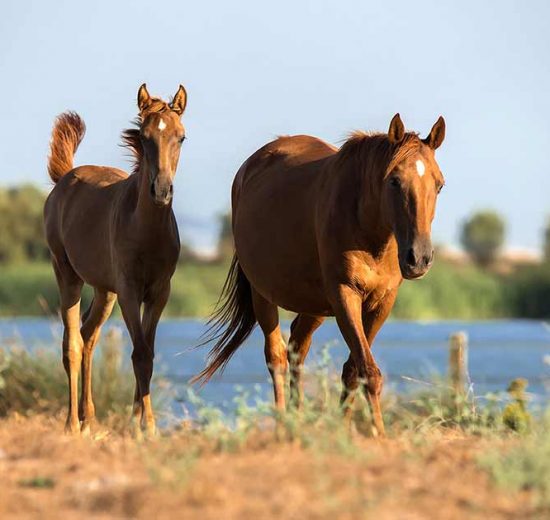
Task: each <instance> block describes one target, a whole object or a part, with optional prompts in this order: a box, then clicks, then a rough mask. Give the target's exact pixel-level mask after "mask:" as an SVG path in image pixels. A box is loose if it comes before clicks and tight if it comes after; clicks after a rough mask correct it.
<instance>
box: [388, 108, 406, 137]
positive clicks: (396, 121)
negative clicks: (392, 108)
mask: <svg viewBox="0 0 550 520" xmlns="http://www.w3.org/2000/svg"><path fill="white" fill-rule="evenodd" d="M403 137H405V125H404V124H403V121H401V116H400V115H399V114H395V115H394V116H393V118H392V120H391V123H390V128H389V129H388V138H389V140H390V143H393V144H398V143H400V142H401V141H402V140H403Z"/></svg>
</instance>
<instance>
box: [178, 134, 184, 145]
mask: <svg viewBox="0 0 550 520" xmlns="http://www.w3.org/2000/svg"><path fill="white" fill-rule="evenodd" d="M178 141H179V143H180V144H182V143H183V141H185V136H184V135H183V136H181V137H180V138H179V139H178Z"/></svg>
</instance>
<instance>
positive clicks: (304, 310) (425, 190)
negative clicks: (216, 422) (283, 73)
mask: <svg viewBox="0 0 550 520" xmlns="http://www.w3.org/2000/svg"><path fill="white" fill-rule="evenodd" d="M444 135H445V122H444V120H443V118H441V117H440V118H439V119H438V121H437V122H436V123H435V125H434V126H433V128H432V130H431V132H430V134H429V135H428V137H427V138H425V139H420V138H419V137H418V136H417V134H415V133H409V132H405V128H404V126H403V123H402V121H401V119H400V117H399V114H397V115H395V116H394V118H393V119H392V121H391V124H390V127H389V130H388V133H387V134H366V133H355V134H353V135H352V137H351V138H350V139H349V140H348V141H347V142H346V143H345V144H344V145H343V146H342V147H341V148H340V149H337V148H335V147H333V146H331V145H329V144H327V143H325V142H323V141H321V140H320V139H317V138H315V137H310V136H305V135H299V136H294V137H281V138H279V139H277V140H275V141H273V142H271V143H269V144H267V145H265V146H264V147H263V148H261V149H259V150H258V151H257V152H256V153H255V154H253V155H252V156H251V157H250V158H249V159H248V160H247V161H246V162H245V163H244V164H243V165H242V166H241V168H240V169H239V171H238V172H237V175H236V177H235V180H234V182H233V189H232V209H233V213H232V217H233V234H234V238H235V248H236V254H235V257H234V259H233V263H232V266H231V270H230V272H229V275H228V278H227V281H226V284H225V287H224V295H223V300H224V301H223V303H222V304H221V306H220V307H219V309H218V310H217V311H216V313H215V314H214V316H213V318H212V322H213V336H214V337H215V338H216V339H217V343H216V344H215V346H214V347H213V349H212V351H211V353H210V356H209V363H208V365H207V367H206V368H205V369H204V370H203V371H202V372H201V374H199V375H198V376H197V378H196V379H197V380H200V381H203V382H205V381H207V380H208V379H209V378H210V377H211V376H212V375H213V374H214V373H215V371H216V370H218V369H219V368H223V367H224V366H225V364H226V363H227V361H228V360H229V358H230V357H231V356H232V355H233V353H234V352H235V351H236V350H237V348H238V347H239V345H241V344H242V343H243V341H244V340H245V339H246V338H247V337H248V335H249V334H250V333H251V331H252V329H253V328H254V326H255V324H256V322H257V323H259V325H260V327H261V328H262V331H263V333H264V335H265V357H266V361H267V364H268V367H269V370H270V373H271V375H272V378H273V384H274V390H275V402H276V405H277V407H278V408H279V409H281V410H282V409H284V408H285V395H284V381H285V377H284V375H285V373H286V371H287V368H288V366H289V364H290V370H291V399H292V400H293V401H294V402H296V403H297V404H298V405H299V404H300V402H301V400H302V395H303V390H302V381H301V372H302V366H303V363H304V360H305V357H306V355H307V353H308V350H309V347H310V344H311V338H312V334H313V332H314V331H315V329H317V328H318V327H319V325H320V324H321V323H322V321H323V319H324V317H325V316H335V317H336V320H337V323H338V326H339V328H340V331H341V332H342V335H343V336H344V339H345V341H346V343H347V345H348V347H349V349H350V357H349V359H348V360H347V361H346V363H345V364H344V369H343V373H342V381H343V392H342V404H343V405H344V406H345V408H346V416H347V417H348V419H349V417H350V405H351V401H352V400H353V395H354V393H355V392H354V390H355V389H357V388H358V386H359V384H360V383H361V384H362V386H363V390H364V392H365V394H366V397H367V400H368V403H369V405H370V408H371V412H372V415H373V422H374V427H375V430H376V431H377V432H378V433H380V434H383V433H384V424H383V421H382V413H381V409H380V400H379V399H380V392H381V390H382V375H381V373H380V370H379V368H378V366H377V365H376V362H375V360H374V357H373V355H372V353H371V346H372V343H373V341H374V337H375V336H376V333H377V332H378V330H379V329H380V327H381V326H382V324H383V323H384V321H385V320H386V318H387V317H388V314H389V313H390V311H391V309H392V307H393V304H394V302H395V298H396V296H397V290H398V288H399V286H400V284H401V282H402V280H403V278H406V279H416V278H420V277H421V276H422V275H424V274H425V273H426V272H427V271H428V269H429V268H430V266H431V265H432V261H433V248H432V243H431V240H430V233H431V223H432V220H433V218H434V213H435V204H436V198H437V194H438V193H439V191H440V190H441V188H442V186H443V176H442V174H441V171H440V170H439V167H438V165H437V163H436V161H435V157H434V151H435V150H436V148H438V147H439V146H440V145H441V143H442V142H443V139H444ZM277 307H283V308H285V309H288V310H290V311H293V312H296V313H298V316H297V317H296V318H295V319H294V321H293V323H292V325H291V334H290V342H289V344H290V348H289V352H287V349H286V347H285V344H284V341H283V339H282V337H281V331H280V328H279V317H278V311H277Z"/></svg>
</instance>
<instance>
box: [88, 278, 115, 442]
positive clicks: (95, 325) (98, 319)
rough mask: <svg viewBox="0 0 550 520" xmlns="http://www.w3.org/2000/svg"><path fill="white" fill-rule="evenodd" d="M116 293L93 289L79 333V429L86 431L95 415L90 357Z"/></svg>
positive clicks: (109, 313)
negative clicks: (80, 378) (91, 298)
mask: <svg viewBox="0 0 550 520" xmlns="http://www.w3.org/2000/svg"><path fill="white" fill-rule="evenodd" d="M115 301H116V294H115V293H112V292H108V291H102V290H100V289H95V293H94V299H93V301H92V303H91V305H90V308H89V309H88V311H86V313H85V314H84V316H83V317H82V319H83V324H82V328H81V329H80V333H81V335H82V340H83V342H84V346H83V350H82V392H81V395H80V406H79V416H80V420H81V421H82V426H81V430H82V432H84V433H87V432H88V431H89V429H90V426H91V423H92V421H93V420H94V417H95V407H94V402H93V398H92V358H93V355H94V349H95V346H96V344H97V341H98V339H99V335H100V333H101V326H102V325H103V324H104V323H105V322H106V321H107V319H108V318H109V316H110V315H111V311H112V310H113V305H114V304H115Z"/></svg>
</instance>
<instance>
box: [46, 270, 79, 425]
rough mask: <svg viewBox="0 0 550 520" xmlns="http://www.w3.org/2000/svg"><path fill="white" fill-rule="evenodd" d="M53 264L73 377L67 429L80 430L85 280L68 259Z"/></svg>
mask: <svg viewBox="0 0 550 520" xmlns="http://www.w3.org/2000/svg"><path fill="white" fill-rule="evenodd" d="M53 267H54V272H55V276H56V278H57V283H58V285H59V292H60V296H61V318H62V320H63V326H64V331H63V366H64V367H65V372H66V373H67V378H68V380H69V412H68V414H67V422H66V424H65V431H66V432H68V433H78V432H79V431H80V424H79V420H78V373H79V371H80V364H81V362H82V344H83V342H82V336H81V335H80V293H81V291H82V285H83V282H82V280H81V279H80V278H79V277H78V275H77V274H76V273H75V271H74V269H73V268H72V267H71V265H70V264H69V263H68V261H67V260H58V259H54V261H53Z"/></svg>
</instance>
